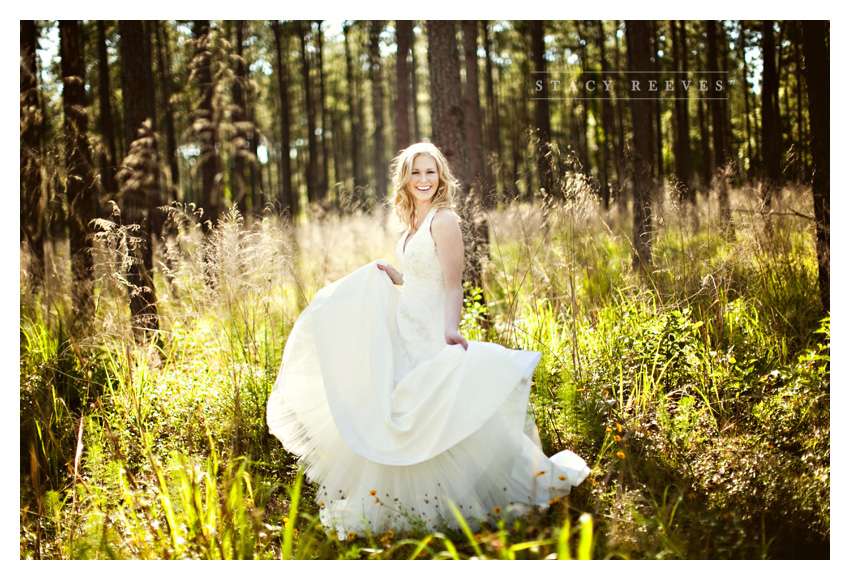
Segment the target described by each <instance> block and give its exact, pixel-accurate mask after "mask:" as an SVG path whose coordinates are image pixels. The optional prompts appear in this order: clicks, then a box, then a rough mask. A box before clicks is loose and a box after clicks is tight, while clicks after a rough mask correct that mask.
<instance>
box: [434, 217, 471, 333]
mask: <svg viewBox="0 0 850 580" xmlns="http://www.w3.org/2000/svg"><path fill="white" fill-rule="evenodd" d="M431 237H433V238H434V243H435V244H436V246H437V258H438V259H439V260H440V267H441V268H442V269H443V280H444V281H445V284H446V320H445V322H446V344H460V345H462V346H463V348H466V347H467V346H468V345H467V342H466V339H465V338H464V337H463V335H461V333H460V330H459V329H458V324H459V322H460V311H461V307H462V306H463V287H462V285H461V279H462V276H463V237H462V236H461V233H460V226H459V225H458V223H457V220H456V219H455V216H454V214H452V213H451V212H449V211H438V212H437V215H435V216H434V219H433V221H432V222H431Z"/></svg>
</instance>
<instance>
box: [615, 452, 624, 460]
mask: <svg viewBox="0 0 850 580" xmlns="http://www.w3.org/2000/svg"><path fill="white" fill-rule="evenodd" d="M617 457H619V458H620V459H625V457H626V454H625V453H623V452H622V451H617Z"/></svg>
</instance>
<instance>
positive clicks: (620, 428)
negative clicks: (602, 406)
mask: <svg viewBox="0 0 850 580" xmlns="http://www.w3.org/2000/svg"><path fill="white" fill-rule="evenodd" d="M617 431H619V432H620V433H622V432H623V426H622V425H620V424H619V423H617Z"/></svg>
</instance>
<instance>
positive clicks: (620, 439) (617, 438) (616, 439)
mask: <svg viewBox="0 0 850 580" xmlns="http://www.w3.org/2000/svg"><path fill="white" fill-rule="evenodd" d="M622 439H623V438H622V437H620V436H619V435H614V441H622Z"/></svg>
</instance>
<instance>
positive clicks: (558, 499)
mask: <svg viewBox="0 0 850 580" xmlns="http://www.w3.org/2000/svg"><path fill="white" fill-rule="evenodd" d="M559 501H561V498H559V497H553V498H552V499H550V500H549V505H555V504H556V503H558V502H559Z"/></svg>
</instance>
